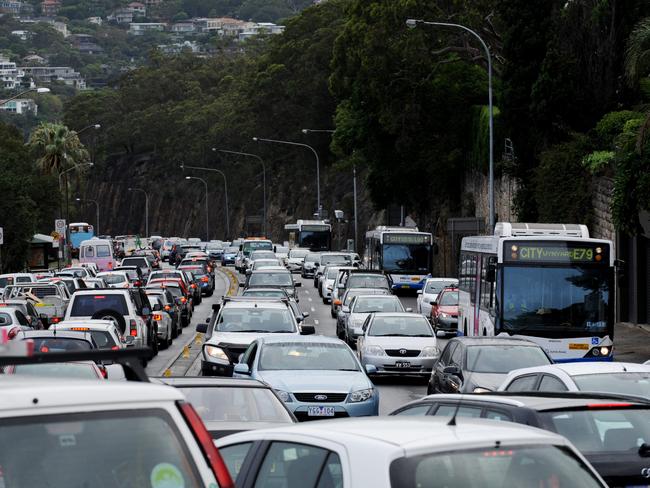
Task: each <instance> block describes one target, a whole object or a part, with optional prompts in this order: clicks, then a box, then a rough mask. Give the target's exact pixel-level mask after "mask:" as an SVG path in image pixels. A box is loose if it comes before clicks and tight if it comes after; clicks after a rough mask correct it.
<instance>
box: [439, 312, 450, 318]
mask: <svg viewBox="0 0 650 488" xmlns="http://www.w3.org/2000/svg"><path fill="white" fill-rule="evenodd" d="M440 316H441V317H442V318H443V319H450V318H451V315H450V314H448V313H445V312H440Z"/></svg>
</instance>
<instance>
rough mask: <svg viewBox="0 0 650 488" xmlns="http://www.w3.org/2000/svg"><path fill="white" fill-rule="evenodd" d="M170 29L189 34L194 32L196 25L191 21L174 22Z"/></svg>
mask: <svg viewBox="0 0 650 488" xmlns="http://www.w3.org/2000/svg"><path fill="white" fill-rule="evenodd" d="M171 30H172V32H178V33H179V34H191V33H193V32H196V25H194V22H191V21H185V22H176V23H175V24H172V27H171Z"/></svg>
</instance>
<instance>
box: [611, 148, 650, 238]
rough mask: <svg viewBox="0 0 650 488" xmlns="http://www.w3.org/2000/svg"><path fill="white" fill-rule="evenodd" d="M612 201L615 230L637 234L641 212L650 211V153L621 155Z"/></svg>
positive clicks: (617, 162) (617, 166)
mask: <svg viewBox="0 0 650 488" xmlns="http://www.w3.org/2000/svg"><path fill="white" fill-rule="evenodd" d="M646 149H648V148H646ZM612 200H613V201H612V216H613V218H614V222H615V224H616V227H617V228H618V229H619V230H621V231H623V232H625V233H627V234H629V235H635V234H637V233H638V232H639V229H640V225H639V212H640V211H641V210H648V209H650V152H648V151H647V150H646V151H645V152H644V153H641V154H638V153H636V152H633V151H630V152H626V153H623V154H620V155H619V157H618V158H617V161H616V174H615V176H614V194H613V199H612Z"/></svg>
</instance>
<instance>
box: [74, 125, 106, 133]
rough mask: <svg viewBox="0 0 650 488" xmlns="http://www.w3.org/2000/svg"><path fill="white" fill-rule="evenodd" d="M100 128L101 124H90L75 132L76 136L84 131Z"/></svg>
mask: <svg viewBox="0 0 650 488" xmlns="http://www.w3.org/2000/svg"><path fill="white" fill-rule="evenodd" d="M101 128H102V126H101V124H91V125H88V126H86V127H84V128H83V129H81V130H79V131H77V135H79V134H81V133H82V132H84V131H87V130H88V129H95V130H99V129H101Z"/></svg>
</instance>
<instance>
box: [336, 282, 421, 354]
mask: <svg viewBox="0 0 650 488" xmlns="http://www.w3.org/2000/svg"><path fill="white" fill-rule="evenodd" d="M341 311H342V312H343V313H344V314H346V315H345V319H344V320H345V322H344V324H343V337H342V338H341V339H343V340H345V342H347V343H348V344H349V345H350V346H351V347H356V344H357V337H358V336H359V335H360V334H361V330H360V329H361V327H362V326H363V323H364V322H365V320H366V318H367V317H368V315H369V314H371V313H374V312H410V311H411V309H410V308H407V309H406V310H405V309H404V306H403V305H402V302H401V301H400V299H399V298H398V297H396V296H395V295H361V294H360V295H357V296H355V297H354V298H353V299H352V301H351V302H350V305H349V306H345V305H344V306H343V307H342V308H341Z"/></svg>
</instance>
